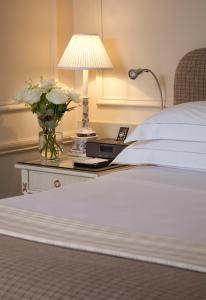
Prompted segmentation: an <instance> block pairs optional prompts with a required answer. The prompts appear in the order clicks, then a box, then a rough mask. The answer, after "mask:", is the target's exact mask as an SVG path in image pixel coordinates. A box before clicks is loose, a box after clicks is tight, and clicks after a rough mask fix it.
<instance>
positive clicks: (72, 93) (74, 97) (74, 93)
mask: <svg viewBox="0 0 206 300" xmlns="http://www.w3.org/2000/svg"><path fill="white" fill-rule="evenodd" d="M68 96H69V99H71V100H72V101H74V102H76V103H79V102H80V94H79V93H78V92H77V91H75V90H74V89H71V90H70V91H69V95H68Z"/></svg>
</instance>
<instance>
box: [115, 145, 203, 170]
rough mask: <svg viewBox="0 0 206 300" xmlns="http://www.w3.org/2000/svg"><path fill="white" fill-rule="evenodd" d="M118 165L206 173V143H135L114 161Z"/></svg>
mask: <svg viewBox="0 0 206 300" xmlns="http://www.w3.org/2000/svg"><path fill="white" fill-rule="evenodd" d="M112 163H116V164H131V165H136V164H154V165H160V166H170V167H178V168H191V169H201V170H205V171H206V143H204V142H189V141H174V140H154V141H143V142H135V143H133V144H132V145H130V146H128V147H126V148H125V149H124V150H123V151H122V152H120V154H119V155H118V156H117V157H116V158H115V159H114V160H113V162H112Z"/></svg>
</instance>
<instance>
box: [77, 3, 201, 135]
mask: <svg viewBox="0 0 206 300" xmlns="http://www.w3.org/2000/svg"><path fill="white" fill-rule="evenodd" d="M205 28H206V1H205V0H144V1H142V0H127V1H125V0H75V1H74V30H75V32H97V33H99V34H100V35H102V38H103V41H104V44H105V46H106V48H107V50H108V53H109V55H110V57H111V60H112V62H113V64H114V69H113V70H112V71H107V72H104V76H103V80H102V82H101V79H100V76H99V75H98V78H97V80H96V82H95V79H94V75H93V76H92V77H91V81H90V95H91V96H92V99H91V101H90V108H91V109H90V110H91V113H90V117H91V120H92V121H93V122H94V125H95V124H97V128H98V129H99V130H100V127H101V124H102V126H104V125H105V123H107V124H108V123H109V124H110V125H111V126H110V127H108V126H107V128H108V129H107V131H106V132H105V130H104V133H105V134H110V132H111V134H110V135H113V134H115V132H116V130H117V128H118V125H119V124H120V123H121V124H137V123H138V122H140V121H142V120H143V119H144V118H145V117H147V116H149V115H151V114H153V113H154V112H155V111H157V109H158V107H157V106H158V105H159V104H160V99H159V94H158V89H157V87H156V85H155V82H154V80H153V78H152V77H151V75H150V74H146V73H144V74H142V75H141V76H140V77H139V78H138V79H137V80H135V81H131V80H129V79H128V76H127V72H128V69H130V68H132V67H134V68H135V67H143V68H150V69H152V70H153V71H154V72H155V74H156V75H157V76H158V78H159V80H160V83H161V86H162V88H163V90H164V95H165V97H166V104H167V105H171V104H172V103H173V81H174V73H175V69H176V66H177V63H178V61H179V60H180V58H181V57H182V56H183V55H184V54H185V53H186V52H188V51H190V50H192V49H195V48H199V47H205V46H206V34H205ZM96 84H97V87H96ZM113 124H115V125H116V126H115V127H114V126H113ZM102 128H103V127H102ZM100 131H101V130H100Z"/></svg>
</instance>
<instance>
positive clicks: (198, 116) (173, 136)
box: [125, 101, 206, 143]
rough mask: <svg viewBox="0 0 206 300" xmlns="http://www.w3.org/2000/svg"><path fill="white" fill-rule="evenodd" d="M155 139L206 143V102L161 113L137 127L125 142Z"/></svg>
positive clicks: (173, 108)
mask: <svg viewBox="0 0 206 300" xmlns="http://www.w3.org/2000/svg"><path fill="white" fill-rule="evenodd" d="M154 139H167V140H182V141H183V140H185V141H200V142H206V101H200V102H189V103H184V104H179V105H175V106H173V107H171V108H167V109H165V110H163V111H161V112H160V113H158V114H156V115H154V116H152V117H151V118H149V119H147V120H145V121H144V122H143V123H142V124H140V125H139V126H137V127H136V128H135V129H134V130H133V132H132V133H131V134H130V135H129V136H128V137H127V139H126V140H125V142H126V143H127V142H131V141H138V140H154Z"/></svg>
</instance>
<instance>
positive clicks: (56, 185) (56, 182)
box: [54, 179, 61, 188]
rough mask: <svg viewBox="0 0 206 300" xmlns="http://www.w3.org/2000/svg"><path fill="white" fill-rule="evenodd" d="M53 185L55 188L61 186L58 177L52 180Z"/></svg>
mask: <svg viewBox="0 0 206 300" xmlns="http://www.w3.org/2000/svg"><path fill="white" fill-rule="evenodd" d="M54 186H55V188H59V187H60V186H61V182H60V181H59V179H56V180H55V181H54Z"/></svg>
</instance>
